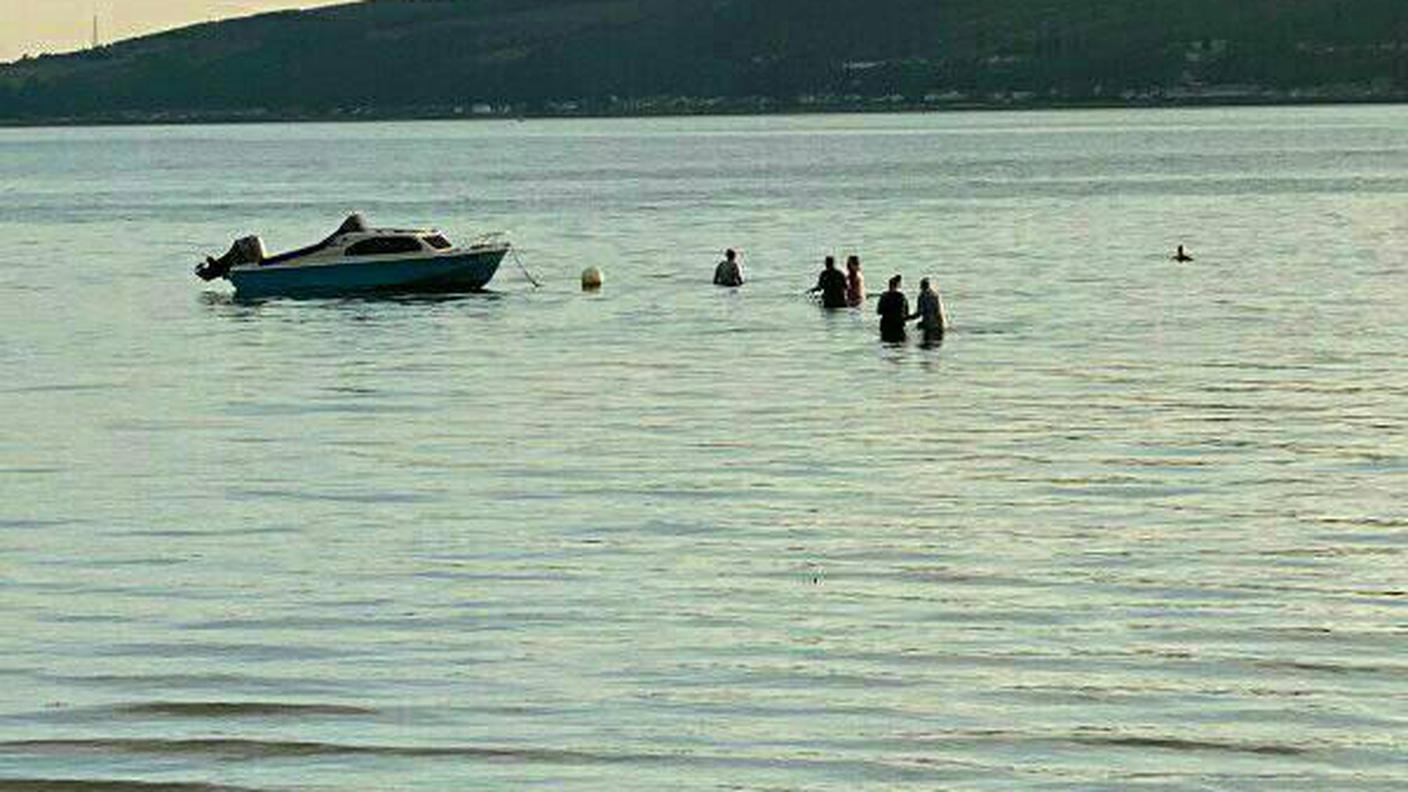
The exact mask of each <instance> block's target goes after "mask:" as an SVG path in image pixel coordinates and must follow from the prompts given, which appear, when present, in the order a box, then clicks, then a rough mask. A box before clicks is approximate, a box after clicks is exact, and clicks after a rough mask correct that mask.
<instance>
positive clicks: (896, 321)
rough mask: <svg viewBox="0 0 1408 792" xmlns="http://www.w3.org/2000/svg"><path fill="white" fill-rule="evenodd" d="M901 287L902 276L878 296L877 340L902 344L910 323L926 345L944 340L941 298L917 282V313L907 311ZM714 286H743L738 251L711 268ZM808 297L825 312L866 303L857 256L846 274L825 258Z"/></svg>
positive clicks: (830, 258)
mask: <svg viewBox="0 0 1408 792" xmlns="http://www.w3.org/2000/svg"><path fill="white" fill-rule="evenodd" d="M903 284H904V280H903V278H902V277H901V276H899V275H895V276H894V277H892V278H890V283H889V288H888V289H887V290H886V291H885V293H884V294H881V295H880V300H879V302H878V303H877V304H876V309H875V312H876V313H877V314H878V315H879V316H880V340H882V341H884V342H886V343H890V344H898V343H903V342H904V341H905V339H906V337H907V332H906V328H907V327H908V325H909V323H910V322H913V321H918V323H919V329H920V331H921V332H922V333H923V337H924V342H925V343H935V342H938V341H940V340H942V339H943V335H944V331H945V330H946V329H947V328H948V312H947V310H946V309H945V308H944V301H943V298H942V297H940V296H939V292H938V290H936V289H935V288H934V287H933V285H932V284H931V283H930V281H929V279H928V278H924V279H922V280H920V281H919V297H918V299H917V304H916V306H915V307H916V310H915V311H913V312H912V313H911V312H910V310H909V298H908V297H906V296H905V294H904V292H903V291H901V290H900V287H901V286H902V285H903ZM714 285H716V286H725V287H729V288H735V287H738V286H742V285H743V266H742V265H741V264H740V263H739V261H738V252H737V251H735V250H732V249H729V250H727V251H725V252H724V259H723V261H720V262H719V264H718V266H717V267H715V268H714ZM806 293H807V294H811V295H820V299H821V305H822V307H823V308H827V309H839V308H859V307H861V306H862V305H864V304H865V277H864V276H863V275H862V274H861V268H860V256H854V255H852V256H848V257H847V258H846V271H845V272H841V271H840V270H839V269H837V268H836V257H835V256H827V257H826V260H825V262H824V263H823V264H822V269H821V274H820V275H818V276H817V279H816V285H815V286H813V287H811V288H810V289H807V291H806Z"/></svg>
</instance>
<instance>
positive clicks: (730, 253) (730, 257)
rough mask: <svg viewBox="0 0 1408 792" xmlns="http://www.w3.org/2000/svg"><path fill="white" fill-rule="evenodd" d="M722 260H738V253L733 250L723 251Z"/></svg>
mask: <svg viewBox="0 0 1408 792" xmlns="http://www.w3.org/2000/svg"><path fill="white" fill-rule="evenodd" d="M724 258H726V259H728V260H729V261H733V260H734V259H736V258H738V253H737V252H736V251H735V250H734V249H733V248H729V249H728V250H725V251H724Z"/></svg>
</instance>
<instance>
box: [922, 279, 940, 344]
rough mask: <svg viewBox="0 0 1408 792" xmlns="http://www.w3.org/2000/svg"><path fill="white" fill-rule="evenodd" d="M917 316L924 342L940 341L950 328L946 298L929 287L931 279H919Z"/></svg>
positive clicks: (933, 342)
mask: <svg viewBox="0 0 1408 792" xmlns="http://www.w3.org/2000/svg"><path fill="white" fill-rule="evenodd" d="M914 316H915V318H917V319H919V329H920V331H922V332H923V333H924V343H926V344H935V343H940V342H942V341H943V339H944V331H945V330H947V329H948V311H947V310H946V309H945V308H944V299H943V297H941V296H939V293H938V291H937V290H935V289H932V288H930V287H929V279H928V278H922V279H920V281H919V297H918V298H917V299H916V301H915V311H914Z"/></svg>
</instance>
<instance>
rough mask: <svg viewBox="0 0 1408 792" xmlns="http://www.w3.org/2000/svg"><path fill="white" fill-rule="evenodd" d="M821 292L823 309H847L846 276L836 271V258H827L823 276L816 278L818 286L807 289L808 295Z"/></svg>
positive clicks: (822, 272) (822, 271)
mask: <svg viewBox="0 0 1408 792" xmlns="http://www.w3.org/2000/svg"><path fill="white" fill-rule="evenodd" d="M817 292H821V306H822V307H823V308H845V307H846V276H845V275H843V274H841V271H840V270H838V269H836V257H835V256H827V257H826V263H825V264H824V265H823V267H822V270H821V274H820V275H818V276H817V278H816V285H815V286H813V287H811V288H810V289H807V293H808V294H816V293H817Z"/></svg>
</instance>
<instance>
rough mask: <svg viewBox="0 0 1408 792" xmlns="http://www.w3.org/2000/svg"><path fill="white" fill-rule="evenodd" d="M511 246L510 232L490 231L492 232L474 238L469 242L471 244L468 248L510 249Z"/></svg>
mask: <svg viewBox="0 0 1408 792" xmlns="http://www.w3.org/2000/svg"><path fill="white" fill-rule="evenodd" d="M509 246H510V245H509V241H508V232H507V231H490V232H488V233H485V234H480V235H479V236H477V237H474V238H473V239H471V240H469V244H468V245H467V246H466V247H470V248H486V247H492V248H500V247H509Z"/></svg>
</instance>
